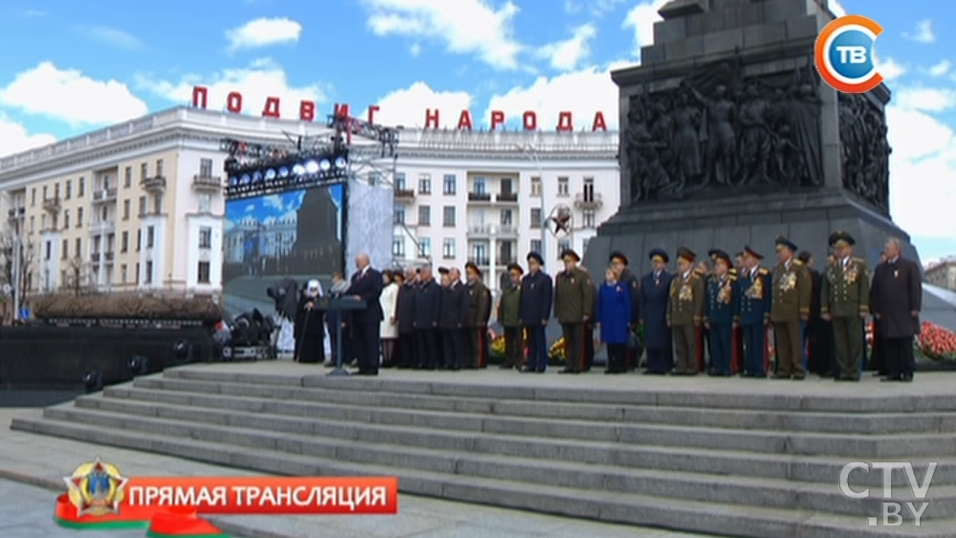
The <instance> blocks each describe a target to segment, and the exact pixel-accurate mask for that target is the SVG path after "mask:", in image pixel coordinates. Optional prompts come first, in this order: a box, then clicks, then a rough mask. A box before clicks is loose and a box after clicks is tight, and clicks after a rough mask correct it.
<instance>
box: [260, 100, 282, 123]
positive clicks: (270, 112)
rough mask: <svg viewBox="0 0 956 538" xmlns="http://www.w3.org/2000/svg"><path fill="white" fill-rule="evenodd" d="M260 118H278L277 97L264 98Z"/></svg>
mask: <svg viewBox="0 0 956 538" xmlns="http://www.w3.org/2000/svg"><path fill="white" fill-rule="evenodd" d="M262 117H263V118H278V117H279V98H278V97H266V104H265V106H264V107H262Z"/></svg>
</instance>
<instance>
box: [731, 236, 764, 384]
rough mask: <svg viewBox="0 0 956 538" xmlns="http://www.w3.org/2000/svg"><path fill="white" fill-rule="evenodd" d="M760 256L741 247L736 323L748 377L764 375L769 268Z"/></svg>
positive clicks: (747, 248) (750, 249) (744, 370)
mask: <svg viewBox="0 0 956 538" xmlns="http://www.w3.org/2000/svg"><path fill="white" fill-rule="evenodd" d="M761 260H763V255H762V254H760V253H759V252H757V251H755V250H754V249H752V248H750V247H749V246H747V247H744V264H745V268H744V270H743V272H742V273H741V274H740V277H739V278H738V279H737V297H738V301H737V310H738V312H739V313H738V315H737V322H738V323H739V324H740V328H741V337H742V340H743V347H744V349H743V352H744V367H743V374H744V375H745V376H747V377H756V378H764V379H766V377H767V364H766V353H767V326H768V325H769V323H770V299H771V296H770V291H771V290H770V286H772V280H771V275H770V271H769V270H767V268H766V267H761V266H760V262H761Z"/></svg>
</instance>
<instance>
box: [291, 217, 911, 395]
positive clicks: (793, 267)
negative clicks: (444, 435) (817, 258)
mask: <svg viewBox="0 0 956 538" xmlns="http://www.w3.org/2000/svg"><path fill="white" fill-rule="evenodd" d="M829 239H830V240H829V246H830V253H829V256H828V258H827V262H826V265H825V267H823V268H821V270H819V271H818V270H817V269H816V268H815V267H814V266H815V263H814V260H813V258H812V256H811V255H810V254H809V252H807V251H803V252H798V248H797V246H796V245H795V244H794V243H793V242H791V241H790V240H789V239H787V238H785V237H782V236H781V237H778V238H777V240H776V241H775V247H776V248H775V250H776V257H777V262H776V264H775V265H774V266H773V267H766V266H764V265H763V260H764V256H763V255H762V254H760V253H759V252H758V251H757V250H755V249H754V248H751V247H750V246H746V247H744V248H743V249H742V250H741V251H740V252H737V253H736V255H735V256H734V257H733V258H732V257H731V256H730V254H728V253H727V252H726V251H723V250H720V249H712V250H710V251H709V252H708V253H707V254H708V257H707V259H702V260H698V256H697V254H696V253H694V252H693V251H691V250H690V249H688V248H684V247H682V248H679V249H677V252H676V272H673V273H672V272H670V271H669V270H668V267H669V265H670V256H669V254H668V253H667V252H665V251H664V250H662V249H653V250H651V251H650V252H649V253H648V257H649V259H650V261H651V271H650V272H648V273H647V274H645V275H644V276H643V277H638V276H637V275H635V274H634V273H633V272H632V271H631V270H630V269H629V260H628V258H627V256H625V255H624V254H623V253H622V252H613V253H612V254H611V255H610V259H609V264H608V266H607V268H606V270H605V272H604V274H603V275H602V276H603V279H602V280H601V282H600V283H597V282H595V279H594V278H592V276H591V274H590V273H589V272H588V270H587V269H586V268H585V267H583V266H581V265H580V262H581V258H580V256H579V255H578V254H577V253H576V252H575V251H574V250H570V249H569V250H565V251H564V252H562V253H561V256H560V259H561V261H562V263H563V268H562V269H561V270H560V271H559V272H557V274H556V275H554V277H551V276H550V275H548V274H547V273H546V272H545V270H544V260H543V259H542V257H541V255H540V254H538V253H537V252H531V253H529V254H528V256H527V258H526V261H527V271H526V270H525V268H523V267H522V266H520V265H519V264H516V263H512V264H510V265H508V268H507V269H508V273H509V275H510V284H509V286H507V287H506V288H505V289H504V290H502V293H501V297H500V299H499V300H498V302H497V306H496V307H493V303H494V301H493V298H492V294H491V291H490V290H489V288H488V287H487V286H486V285H485V284H484V282H483V276H484V275H483V274H482V271H481V269H480V268H479V267H478V266H477V265H475V264H474V263H468V264H466V265H465V267H464V275H462V272H461V271H460V270H459V269H458V268H454V267H451V268H449V267H440V268H438V269H437V273H438V274H437V275H435V274H434V269H433V268H432V267H431V266H426V267H421V268H417V269H408V270H405V271H401V270H397V271H396V270H386V271H377V270H375V269H372V268H371V267H370V262H369V258H368V256H367V255H365V254H363V255H360V256H358V257H357V259H356V272H355V273H354V274H353V275H352V277H351V279H350V280H348V281H347V280H345V278H344V275H341V274H339V275H336V277H335V279H334V281H333V285H332V287H331V288H330V290H329V293H328V294H323V293H322V291H321V287H320V286H319V285H318V282H315V281H313V282H310V283H309V286H308V287H307V289H306V290H305V292H304V294H303V297H302V299H301V300H300V302H299V311H298V314H297V315H296V320H295V337H296V351H295V356H296V360H298V361H300V362H324V361H325V352H324V342H323V341H322V338H323V337H324V336H323V335H324V334H325V332H326V330H325V329H326V327H325V325H326V324H327V326H328V334H329V336H330V338H331V339H332V340H333V341H332V342H331V344H332V345H331V346H330V347H331V349H332V355H333V356H332V358H331V359H332V360H331V361H329V362H328V363H327V364H328V365H334V364H336V359H337V356H336V354H337V352H338V351H337V350H338V349H339V348H341V349H342V350H343V351H342V353H343V357H342V359H343V361H342V362H344V363H346V364H355V365H357V366H358V373H359V374H360V375H378V372H379V368H380V367H382V368H389V367H394V368H413V369H420V370H445V371H458V370H462V369H480V368H484V367H486V366H487V364H488V359H489V353H490V349H489V347H490V346H489V324H490V323H491V317H492V316H491V314H492V310H494V311H495V314H496V316H495V321H496V322H497V324H498V325H499V326H500V327H501V328H502V329H503V331H504V336H503V337H504V340H505V346H504V348H505V359H504V362H503V364H501V368H504V369H517V370H518V371H520V372H523V373H539V374H540V373H544V372H545V371H547V369H548V366H549V363H550V362H551V360H550V359H551V357H550V355H551V354H550V353H549V351H550V350H549V345H548V341H547V337H546V333H545V329H546V328H547V326H548V325H549V323H550V322H551V321H552V320H553V319H554V320H556V321H557V322H558V323H559V324H560V326H561V333H562V336H563V342H564V353H563V356H564V361H563V362H564V368H563V369H562V370H560V373H566V374H579V373H582V372H586V371H589V370H590V369H591V367H592V365H593V363H594V355H595V351H596V349H597V348H598V346H601V345H604V346H605V348H606V350H607V366H606V368H605V372H606V373H608V374H622V373H626V372H628V371H632V370H635V369H638V368H640V367H641V366H642V365H643V369H644V373H645V374H647V375H667V374H671V375H677V376H693V375H697V374H699V373H701V372H706V373H708V374H709V375H711V376H716V377H729V376H732V375H735V374H740V375H742V376H745V377H750V378H767V377H768V376H770V377H773V378H776V379H793V380H802V379H805V378H806V376H807V374H808V372H812V373H816V374H819V375H820V376H822V377H831V378H833V379H835V380H837V381H859V380H860V378H861V375H862V363H863V361H865V360H867V357H869V360H870V361H871V369H875V370H877V371H878V372H879V374H880V375H882V376H883V380H884V381H903V382H907V381H912V380H913V375H914V370H915V361H914V356H913V339H914V337H915V336H916V335H917V334H918V333H919V328H920V322H919V315H920V308H921V302H922V283H921V275H920V268H919V266H918V265H917V264H916V263H915V262H913V261H912V260H907V259H905V258H903V257H902V256H901V243H900V241H899V240H897V239H890V240H888V241H887V242H886V245H885V250H884V253H883V260H882V261H881V263H880V264H879V265H878V266H877V267H876V269H875V271H873V272H872V274H871V272H870V270H869V269H868V268H867V264H866V262H865V261H864V260H863V259H862V258H858V257H855V256H854V255H853V248H854V245H855V241H854V238H853V237H852V236H851V235H850V234H848V233H846V232H835V233H833V234H831V236H830V238H829ZM331 298H351V300H352V301H354V302H355V303H356V305H357V306H356V307H355V309H349V310H338V309H334V308H333V309H329V304H330V303H329V302H328V300H327V299H331ZM871 317H872V320H873V327H874V333H875V334H874V335H873V346H872V347H871V349H869V350H868V349H867V345H866V341H867V336H866V326H867V321H868V320H869V319H870V318H871ZM339 329H341V334H342V336H343V342H341V345H339V344H340V343H339V342H337V341H335V340H336V338H337V337H338V334H340V332H339ZM771 343H772V345H768V344H771ZM772 357H773V358H775V361H774V360H772Z"/></svg>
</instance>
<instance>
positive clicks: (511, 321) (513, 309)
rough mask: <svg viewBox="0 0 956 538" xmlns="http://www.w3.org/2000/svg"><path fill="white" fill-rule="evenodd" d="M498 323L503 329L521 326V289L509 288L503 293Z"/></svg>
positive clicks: (499, 306)
mask: <svg viewBox="0 0 956 538" xmlns="http://www.w3.org/2000/svg"><path fill="white" fill-rule="evenodd" d="M497 318H498V323H500V324H501V326H502V327H520V326H521V287H520V286H509V287H507V288H505V289H504V290H503V291H502V292H501V299H499V301H498V313H497Z"/></svg>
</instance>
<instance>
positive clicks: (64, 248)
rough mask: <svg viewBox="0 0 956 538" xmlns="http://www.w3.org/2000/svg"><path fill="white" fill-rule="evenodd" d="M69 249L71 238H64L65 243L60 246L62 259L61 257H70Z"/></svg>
mask: <svg viewBox="0 0 956 538" xmlns="http://www.w3.org/2000/svg"><path fill="white" fill-rule="evenodd" d="M69 250H70V240H69V239H64V240H63V245H62V246H60V259H61V260H65V259H67V258H69Z"/></svg>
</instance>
